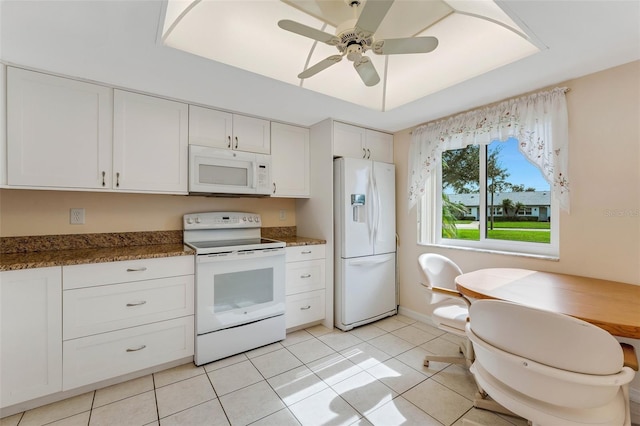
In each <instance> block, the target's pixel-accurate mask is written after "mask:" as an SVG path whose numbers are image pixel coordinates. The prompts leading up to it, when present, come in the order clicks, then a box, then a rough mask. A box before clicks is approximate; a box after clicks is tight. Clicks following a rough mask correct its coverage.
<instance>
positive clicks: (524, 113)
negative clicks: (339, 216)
mask: <svg viewBox="0 0 640 426" xmlns="http://www.w3.org/2000/svg"><path fill="white" fill-rule="evenodd" d="M567 91H568V89H567V88H555V89H553V90H550V91H546V92H540V93H535V94H532V95H528V96H523V97H520V98H516V99H510V100H507V101H504V102H501V103H499V104H497V105H494V106H490V107H485V108H480V109H476V110H473V111H469V112H465V113H462V114H459V115H456V116H453V117H450V118H447V119H445V120H441V121H436V122H433V123H429V124H426V125H424V126H420V127H418V128H417V129H415V130H414V131H413V137H412V140H411V147H410V149H409V208H412V207H413V206H414V205H415V204H416V202H417V201H418V199H419V198H421V197H422V196H423V194H424V192H425V185H426V183H427V181H428V180H429V179H431V178H435V172H436V170H437V169H438V168H439V165H440V161H441V159H442V152H443V151H446V150H450V149H460V148H464V147H466V146H467V145H473V144H478V145H488V144H489V143H491V142H492V141H495V140H498V141H506V140H507V139H509V138H510V137H514V138H517V139H518V144H519V148H520V152H522V154H524V156H525V157H526V158H527V159H529V161H530V162H531V163H532V164H534V165H535V166H536V167H537V168H538V169H540V171H541V172H542V175H543V176H544V178H545V179H546V180H547V182H549V185H550V186H551V187H552V193H553V195H554V197H556V199H557V200H558V201H559V205H560V208H561V209H563V210H565V211H567V212H568V211H569V175H568V166H569V159H568V150H569V129H568V118H567V104H566V97H565V93H566V92H567Z"/></svg>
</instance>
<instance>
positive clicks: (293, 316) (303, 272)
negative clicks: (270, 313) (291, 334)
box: [285, 244, 327, 329]
mask: <svg viewBox="0 0 640 426" xmlns="http://www.w3.org/2000/svg"><path fill="white" fill-rule="evenodd" d="M325 250H326V249H325V245H324V244H320V245H309V246H295V247H287V249H286V256H287V258H286V261H287V263H286V294H287V296H286V314H285V316H286V324H287V329H290V328H294V327H298V326H301V325H304V324H309V323H312V322H317V321H321V320H323V319H324V317H325V299H326V291H327V290H326V282H325Z"/></svg>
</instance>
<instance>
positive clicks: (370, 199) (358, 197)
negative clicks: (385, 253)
mask: <svg viewBox="0 0 640 426" xmlns="http://www.w3.org/2000/svg"><path fill="white" fill-rule="evenodd" d="M372 164H373V163H372V162H371V161H368V160H360V159H356V158H339V159H337V160H335V163H334V167H335V178H336V180H335V181H336V188H335V194H334V195H335V197H336V199H335V214H336V216H338V215H339V217H336V225H337V229H336V231H338V235H339V236H340V238H339V239H338V240H337V243H338V244H339V245H340V247H339V248H338V250H339V255H340V256H341V257H358V256H368V255H371V254H373V206H374V202H375V199H374V194H373V186H372V184H371V178H372Z"/></svg>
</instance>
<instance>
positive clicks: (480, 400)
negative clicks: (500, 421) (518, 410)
mask: <svg viewBox="0 0 640 426" xmlns="http://www.w3.org/2000/svg"><path fill="white" fill-rule="evenodd" d="M473 406H474V407H476V408H480V409H482V410H487V411H493V412H494V413H500V414H506V415H508V416H514V417H520V416H519V415H517V414H515V413H514V412H513V411H511V410H509V409H507V408H504V407H503V406H502V405H500V404H498V403H497V402H496V401H494V400H493V399H491V397H490V396H489V395H487V394H486V393H484V396H483V394H482V393H480V392H476V397H475V399H474V400H473Z"/></svg>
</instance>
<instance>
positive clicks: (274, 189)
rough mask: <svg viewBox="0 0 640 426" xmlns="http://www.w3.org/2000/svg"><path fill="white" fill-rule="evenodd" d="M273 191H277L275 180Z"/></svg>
mask: <svg viewBox="0 0 640 426" xmlns="http://www.w3.org/2000/svg"><path fill="white" fill-rule="evenodd" d="M273 193H274V194H275V193H276V183H275V182H273Z"/></svg>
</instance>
